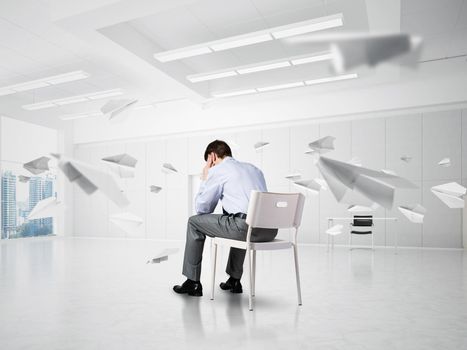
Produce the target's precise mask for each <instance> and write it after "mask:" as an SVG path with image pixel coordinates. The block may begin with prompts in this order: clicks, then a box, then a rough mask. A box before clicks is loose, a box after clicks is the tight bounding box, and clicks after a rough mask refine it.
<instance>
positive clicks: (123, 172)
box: [102, 153, 138, 178]
mask: <svg viewBox="0 0 467 350" xmlns="http://www.w3.org/2000/svg"><path fill="white" fill-rule="evenodd" d="M102 161H104V162H105V163H106V164H107V165H108V166H109V167H110V169H111V170H112V171H113V172H114V173H116V174H117V175H118V176H120V177H121V178H129V177H134V176H135V166H136V163H137V162H138V160H137V159H136V158H133V157H132V156H130V155H129V154H126V153H123V154H117V155H115V156H110V157H105V158H102Z"/></svg>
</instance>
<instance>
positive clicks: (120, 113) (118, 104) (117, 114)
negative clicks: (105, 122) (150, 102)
mask: <svg viewBox="0 0 467 350" xmlns="http://www.w3.org/2000/svg"><path fill="white" fill-rule="evenodd" d="M137 102H138V100H130V99H119V100H110V101H109V102H107V103H106V104H105V105H104V106H102V108H101V112H102V113H103V114H104V115H106V116H108V118H109V120H110V121H112V122H114V121H115V122H117V121H123V120H125V119H126V118H128V116H129V115H130V112H131V109H132V108H133V107H134V106H135V104H136V103H137Z"/></svg>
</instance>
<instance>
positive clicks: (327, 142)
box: [308, 136, 336, 154]
mask: <svg viewBox="0 0 467 350" xmlns="http://www.w3.org/2000/svg"><path fill="white" fill-rule="evenodd" d="M335 139H336V138H335V137H333V136H325V137H323V138H320V139H318V140H316V141H313V142H310V143H309V144H308V147H310V148H311V150H313V151H315V152H317V153H319V154H323V153H326V152H329V151H332V150H334V140H335Z"/></svg>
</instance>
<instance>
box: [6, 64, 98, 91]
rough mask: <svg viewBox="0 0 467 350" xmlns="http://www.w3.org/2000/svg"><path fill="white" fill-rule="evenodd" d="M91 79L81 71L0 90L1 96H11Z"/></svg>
mask: <svg viewBox="0 0 467 350" xmlns="http://www.w3.org/2000/svg"><path fill="white" fill-rule="evenodd" d="M89 77H90V75H89V74H88V73H86V72H84V71H81V70H78V71H73V72H69V73H64V74H59V75H53V76H50V77H46V78H41V79H35V80H30V81H26V82H24V83H20V84H15V85H9V86H5V87H2V88H0V96H4V95H11V94H15V93H17V92H23V91H29V90H35V89H40V88H43V87H47V86H51V85H57V84H62V83H67V82H70V81H75V80H80V79H85V78H89Z"/></svg>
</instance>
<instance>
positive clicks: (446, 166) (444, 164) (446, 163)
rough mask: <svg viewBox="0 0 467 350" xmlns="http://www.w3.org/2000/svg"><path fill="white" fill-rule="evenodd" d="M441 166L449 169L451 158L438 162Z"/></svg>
mask: <svg viewBox="0 0 467 350" xmlns="http://www.w3.org/2000/svg"><path fill="white" fill-rule="evenodd" d="M438 165H439V166H442V167H443V168H448V167H450V166H451V159H450V158H443V159H441V160H440V161H439V162H438Z"/></svg>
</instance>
